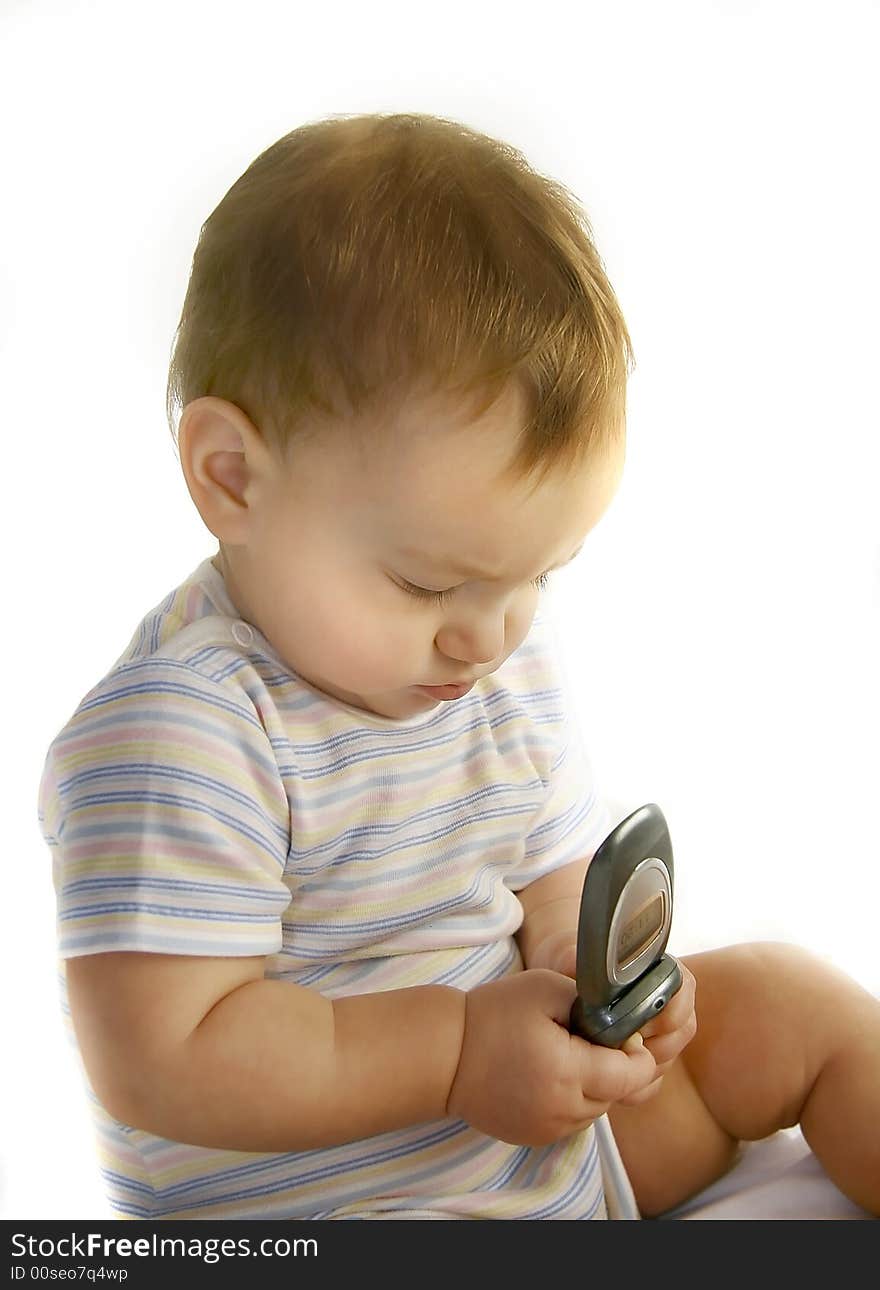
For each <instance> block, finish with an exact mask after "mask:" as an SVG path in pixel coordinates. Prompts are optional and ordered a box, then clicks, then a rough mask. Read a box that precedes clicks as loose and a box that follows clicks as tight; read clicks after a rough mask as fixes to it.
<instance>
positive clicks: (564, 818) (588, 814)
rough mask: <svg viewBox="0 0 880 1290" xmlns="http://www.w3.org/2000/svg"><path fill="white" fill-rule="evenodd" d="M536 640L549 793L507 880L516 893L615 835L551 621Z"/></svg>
mask: <svg viewBox="0 0 880 1290" xmlns="http://www.w3.org/2000/svg"><path fill="white" fill-rule="evenodd" d="M535 640H536V643H537V646H538V648H537V649H536V651H535V658H534V663H533V665H532V674H531V685H532V691H533V694H534V695H535V696H536V704H537V707H536V718H537V720H538V721H539V722H540V729H541V732H542V740H543V744H544V747H545V749H546V752H545V761H544V765H546V766H547V770H546V772H545V774H544V775H543V778H544V779H545V792H544V796H543V801H542V804H541V806H540V808H539V810H538V812H537V813H536V815H535V817H534V819H533V820H532V821H531V822H530V827H529V831H528V835H527V837H526V840H525V848H524V852H523V856H522V860H521V861H520V863H519V864H518V865H517V866H516V868H515V869H514V870H512V871H511V872H509V873H508V874H507V876H506V879H505V882H506V885H507V886H508V887H509V889H510V890H511V891H519V890H520V889H521V888H522V887H526V886H528V884H529V883H531V882H535V881H536V880H537V879H538V878H542V877H543V876H544V875H545V874H548V873H551V872H552V871H553V870H554V869H560V868H562V867H563V865H567V864H572V863H574V861H576V860H582V859H585V858H587V859H589V858H592V856H593V855H594V854H595V853H596V851H597V850H598V849H599V847H600V845H601V844H602V842H604V840H605V838H606V837H607V836H608V834H609V832H610V831H611V812H610V809H609V807H608V804H607V802H606V801H605V799H604V797H603V796H602V794H601V792H600V791H599V788H598V786H597V783H596V777H595V774H594V771H593V763H592V759H591V758H590V756H589V754H588V752H587V749H586V747H585V744H584V741H583V738H582V735H581V732H580V729H579V726H578V723H577V719H576V713H575V709H574V705H573V702H572V696H571V688H570V685H569V682H568V679H567V677H566V675H565V671H564V668H563V665H562V663H561V660H560V656H559V652H558V644H557V640H556V636H555V629H554V627H553V624H552V621H551V620H549V619H547V618H546V617H544V618H542V619H541V620H539V626H538V631H537V632H536V633H535Z"/></svg>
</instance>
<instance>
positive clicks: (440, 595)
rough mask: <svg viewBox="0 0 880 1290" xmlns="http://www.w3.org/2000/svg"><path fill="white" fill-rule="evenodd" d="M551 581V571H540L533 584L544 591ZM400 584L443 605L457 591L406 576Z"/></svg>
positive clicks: (409, 591) (410, 591)
mask: <svg viewBox="0 0 880 1290" xmlns="http://www.w3.org/2000/svg"><path fill="white" fill-rule="evenodd" d="M549 581H550V574H549V573H539V574H538V576H537V578H535V579H534V581H533V583H532V586H534V587H538V588H539V590H541V591H543V590H544V588H545V587H546V586H547V583H548V582H549ZM398 586H399V587H400V589H401V591H405V592H407V593H408V594H409V595H410V596H415V597H416V598H417V599H418V600H435V601H436V602H437V604H438V605H442V604H443V601H444V600H445V599H446V598H447V596H451V595H452V593H453V591H455V587H447V589H446V590H445V591H429V590H428V588H427V587H417V586H416V585H415V584H414V583H412V582H407V581H406V579H405V578H404V580H403V582H402V583H398Z"/></svg>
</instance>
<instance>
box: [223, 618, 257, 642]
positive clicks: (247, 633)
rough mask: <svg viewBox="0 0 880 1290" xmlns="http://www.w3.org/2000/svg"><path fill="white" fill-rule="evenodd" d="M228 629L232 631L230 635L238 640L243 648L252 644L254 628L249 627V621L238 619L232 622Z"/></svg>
mask: <svg viewBox="0 0 880 1290" xmlns="http://www.w3.org/2000/svg"><path fill="white" fill-rule="evenodd" d="M229 630H230V631H231V632H232V635H233V636H234V637H235V639H236V640H237V641H238V643H239V645H244V646H245V648H247V646H248V645H253V643H254V629H253V628H252V627H251V625H250V623H244V622H241V621H239V622H237V623H233V624H232V626H231V627H230V629H229Z"/></svg>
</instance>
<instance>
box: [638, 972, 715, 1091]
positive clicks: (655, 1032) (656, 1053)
mask: <svg viewBox="0 0 880 1290" xmlns="http://www.w3.org/2000/svg"><path fill="white" fill-rule="evenodd" d="M678 966H679V968H680V969H681V976H682V981H681V986H680V987H679V989H678V990H677V992H676V993H675V994H674V995H673V996H672V998H671V999H670V1000H669V1002H668V1003H667V1005H666V1007H665V1008H664V1009H663V1011H662V1012H658V1013H657V1015H656V1016H654V1017H652V1018H651V1020H650V1021H649V1022H648V1023H647V1025H644V1026H643V1027H642V1029H641V1031H637V1032H636V1033H635V1034H634V1035H630V1037H629V1039H627V1041H626V1043H625V1044H624V1045H623V1051H624V1052H636V1051H638V1049H639V1047H640V1046H641V1044H642V1043H644V1046H645V1048H647V1050H648V1051H649V1052H650V1054H651V1056H652V1057H653V1058H654V1061H655V1062H656V1063H657V1069H656V1074H655V1076H654V1079H653V1080H652V1081H651V1083H650V1084H649V1085H648V1086H647V1088H644V1089H639V1090H636V1092H634V1093H632V1094H629V1095H627V1096H626V1097H622V1098H620V1099H619V1100H620V1102H621V1103H622V1105H623V1106H638V1105H639V1103H641V1102H647V1101H648V1100H649V1098H652V1097H654V1096H655V1095H656V1094H657V1093H659V1092H660V1086H661V1083H662V1080H663V1075H664V1073H665V1072H666V1071H667V1070H668V1069H669V1067H670V1066H671V1064H672V1063H673V1062H674V1061H675V1059H676V1057H677V1056H678V1054H679V1053H680V1052H681V1051H682V1049H684V1048H686V1047H687V1045H688V1044H689V1043H690V1042H691V1040H692V1039H693V1037H694V1035H695V1034H696V1033H697V1016H696V1013H695V1011H694V994H695V991H696V987H697V983H696V981H695V980H694V974H693V972H691V971H690V969H689V968H686V967H685V965H684V964H683V963H682V962H681V961H679V964H678Z"/></svg>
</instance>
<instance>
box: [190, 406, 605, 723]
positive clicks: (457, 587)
mask: <svg viewBox="0 0 880 1290" xmlns="http://www.w3.org/2000/svg"><path fill="white" fill-rule="evenodd" d="M522 416H523V405H522V404H521V403H520V400H519V395H518V393H517V392H516V391H514V390H511V391H510V392H509V393H508V394H506V395H505V396H504V398H503V399H501V400H499V402H498V403H497V404H496V406H495V407H494V408H492V409H491V410H490V411H489V412H488V413H486V414H485V415H484V416H483V417H482V418H481V419H480V420H479V421H477V422H470V424H468V423H466V422H464V421H463V420H462V417H461V413H460V412H458V413H456V411H455V410H454V409H453V408H452V407H451V405H449V404H448V403H446V404H444V403H442V402H441V401H438V400H437V399H436V398H435V399H432V400H431V401H430V403H428V402H427V401H422V402H419V403H418V404H416V403H411V404H410V405H408V406H407V408H406V409H405V410H404V411H402V412H400V413H399V414H398V415H396V416H395V417H394V418H393V419H392V420H391V421H389V422H387V423H386V424H387V426H388V427H389V429H386V430H385V431H384V432H383V434H381V435H378V436H376V439H375V445H373V444H372V441H371V440H369V439H367V440H366V441H365V443H368V444H370V445H371V446H370V447H365V448H364V449H363V451H359V450H358V449H357V448H355V447H354V446H353V445H352V444H351V443H350V442H348V441H346V440H344V439H343V438H342V437H340V438H339V439H338V441H337V440H336V439H334V440H333V441H331V442H329V443H328V442H327V441H326V440H323V441H321V442H317V441H315V442H307V443H304V444H302V445H301V450H300V451H299V452H298V453H297V456H296V457H295V464H294V465H293V466H292V467H291V469H290V470H289V471H288V472H287V473H284V474H280V473H279V468H278V467H277V465H276V466H274V467H273V468H271V469H270V468H268V465H267V466H266V468H264V469H261V468H260V466H259V463H258V464H257V468H256V470H252V472H251V479H250V483H249V484H248V489H247V494H246V496H247V502H248V520H247V530H246V541H245V542H244V543H243V544H241V543H240V544H237V545H234V546H229V545H227V544H226V543H224V544H223V551H222V553H221V554H219V555H218V556H217V558H216V559H215V564H216V565H217V567H218V568H219V569H220V570H221V571H222V572H223V574H224V576H225V578H226V582H227V586H228V588H229V592H230V595H231V597H232V599H233V601H234V603H235V604H236V607H237V608H238V610H239V612H240V613H241V616H242V617H243V618H244V619H246V620H247V621H248V622H250V623H252V624H253V625H254V626H255V627H256V628H257V629H258V630H259V631H260V632H262V634H263V635H264V636H265V637H266V639H267V640H268V641H269V642H270V644H271V645H272V647H273V648H274V650H275V652H276V653H277V654H278V655H279V656H280V657H281V658H282V659H283V660H284V661H285V663H286V664H287V665H288V667H289V668H291V669H292V670H293V671H294V672H296V673H297V674H298V675H299V676H301V677H302V678H303V679H304V680H306V681H307V682H309V684H311V685H312V686H315V687H316V688H317V689H319V690H322V691H324V692H325V693H326V694H329V695H333V696H335V697H336V698H338V699H341V700H342V701H343V702H345V703H349V704H352V705H353V706H355V707H357V708H361V709H363V710H366V711H368V712H373V713H377V714H379V715H380V716H383V717H388V718H406V717H410V716H413V715H415V714H417V713H419V712H424V711H427V710H428V709H430V708H432V707H436V706H437V705H438V704H440V703H441V702H444V701H452V702H454V701H455V700H443V699H442V698H440V697H439V696H437V695H430V694H426V693H425V692H424V691H423V690H422V689H421V688H420V687H422V686H441V685H447V684H455V683H459V682H461V683H465V684H469V683H471V682H474V681H476V680H478V679H479V678H480V677H483V676H486V675H488V674H489V673H490V672H494V671H495V670H496V669H497V668H498V667H500V666H501V664H502V663H503V662H504V660H505V659H506V658H507V657H508V656H509V655H510V654H511V653H513V651H514V650H515V649H516V648H517V647H518V646H519V645H520V644H521V642H522V641H523V639H524V638H525V636H526V635H527V633H528V630H529V627H530V625H531V622H532V618H533V616H534V612H535V608H536V604H537V600H538V596H539V589H538V586H537V585H536V581H537V579H539V578H540V577H541V575H542V574H544V573H546V572H548V571H549V570H551V569H552V567H554V566H560V565H562V564H565V563H566V562H567V561H568V560H569V559H570V557H572V556H573V555H574V554H575V553H576V552H577V550H578V548H579V547H580V546H581V544H582V543H583V541H584V539H585V537H586V535H587V534H588V533H589V532H590V530H591V529H592V528H593V527H594V526H595V525H596V524H597V523H598V521H599V520H600V519H601V517H602V515H603V514H604V513H605V511H606V509H607V507H608V505H609V504H610V502H611V499H612V497H613V496H614V493H615V492H616V489H617V485H618V482H619V478H620V473H621V471H622V467H623V448H622V447H620V448H619V449H616V450H615V451H614V454H613V456H610V457H609V458H608V460H607V461H606V462H604V463H598V464H597V465H594V466H592V467H591V468H589V469H585V470H583V471H582V472H581V473H580V474H579V475H577V476H576V477H575V476H571V475H569V476H568V477H565V478H562V477H557V478H553V477H550V478H548V480H547V481H546V482H545V483H543V484H542V485H541V486H540V487H539V488H538V489H537V490H536V491H535V492H534V493H533V494H532V496H531V497H529V496H527V490H526V488H525V486H524V485H523V486H519V487H516V486H511V484H510V483H509V482H503V483H499V482H498V476H499V475H500V474H501V473H502V470H503V468H504V467H505V466H506V465H507V463H508V461H509V460H510V459H512V457H513V454H514V447H515V442H516V437H517V434H518V432H519V430H520V428H521V426H522V424H523V420H522ZM408 587H413V588H419V589H421V591H420V592H419V593H418V594H414V593H413V592H411V591H409V590H408V589H407V588H408ZM438 592H445V593H446V594H445V595H444V596H443V600H442V602H441V601H440V600H439V599H438V597H437V595H436V594H434V593H438Z"/></svg>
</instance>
